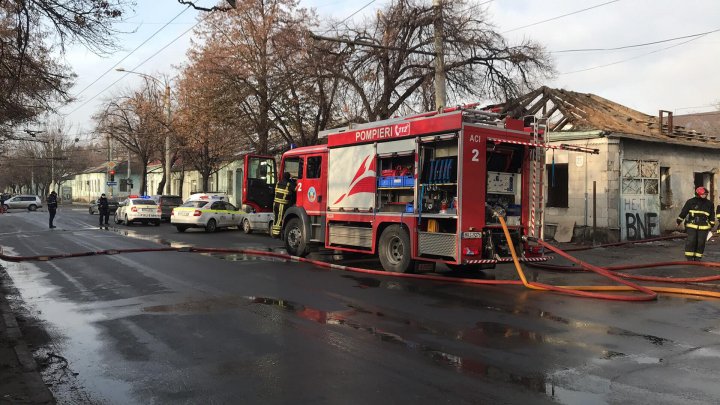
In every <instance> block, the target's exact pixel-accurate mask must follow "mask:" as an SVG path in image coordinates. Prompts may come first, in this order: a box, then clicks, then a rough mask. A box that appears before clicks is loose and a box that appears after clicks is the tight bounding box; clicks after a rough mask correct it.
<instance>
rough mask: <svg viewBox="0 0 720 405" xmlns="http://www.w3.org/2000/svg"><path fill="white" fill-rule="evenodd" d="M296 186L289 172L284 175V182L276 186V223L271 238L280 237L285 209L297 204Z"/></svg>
mask: <svg viewBox="0 0 720 405" xmlns="http://www.w3.org/2000/svg"><path fill="white" fill-rule="evenodd" d="M295 186H296V182H295V180H293V178H292V176H291V175H290V173H288V172H285V173H283V178H282V180H280V181H279V182H278V183H277V185H276V186H275V199H274V200H273V214H274V215H275V222H274V223H273V226H272V227H271V229H270V236H272V237H273V238H279V237H280V233H281V232H282V223H283V214H284V213H285V208H287V207H289V206H292V205H293V204H295Z"/></svg>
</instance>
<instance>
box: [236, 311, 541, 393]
mask: <svg viewBox="0 0 720 405" xmlns="http://www.w3.org/2000/svg"><path fill="white" fill-rule="evenodd" d="M248 299H249V300H250V301H251V302H252V303H254V304H262V305H269V306H274V307H277V308H280V309H282V310H285V311H289V312H291V313H293V314H295V315H296V316H298V317H300V318H303V319H307V320H310V321H313V322H317V323H322V324H330V325H338V326H345V327H349V328H352V329H355V330H358V331H362V332H366V333H369V334H370V335H373V336H375V337H377V338H378V339H379V340H380V341H382V342H388V343H393V344H399V345H401V346H403V347H405V348H406V349H408V350H412V351H414V352H417V353H420V354H422V355H424V356H425V357H427V358H429V359H431V360H433V361H434V362H435V363H436V364H440V365H443V366H446V367H450V368H451V369H453V370H455V371H457V372H459V373H462V374H469V375H477V376H481V377H484V378H488V379H490V380H493V381H501V382H504V383H509V384H513V385H521V386H523V387H525V388H527V389H530V390H532V391H534V392H541V393H546V392H547V391H546V381H545V377H544V376H543V375H542V374H539V373H527V374H524V375H522V374H518V373H514V372H511V371H509V370H506V369H503V368H501V367H498V366H496V365H492V364H488V363H485V362H484V361H482V360H479V359H472V358H468V357H462V356H457V355H454V354H452V353H449V352H447V351H443V350H440V349H438V348H434V347H432V346H430V345H426V344H423V343H419V342H415V341H412V340H408V339H405V338H403V337H402V336H400V335H399V334H396V333H391V332H388V331H384V330H382V329H379V328H377V327H375V326H372V325H366V324H362V323H360V322H357V321H354V320H352V319H350V318H351V317H352V316H353V315H355V314H357V313H365V314H374V315H376V316H379V317H382V318H383V319H385V320H387V319H388V318H389V317H388V316H387V315H386V314H383V313H378V312H372V311H368V310H359V309H357V308H352V307H351V309H348V310H345V311H332V312H328V311H321V310H318V309H314V308H308V307H306V306H304V305H302V304H298V303H295V302H291V301H287V300H280V299H275V298H268V297H248ZM402 324H403V325H407V324H417V321H414V320H405V321H403V322H402ZM414 326H418V327H419V328H420V329H422V330H424V331H431V330H432V329H431V328H427V327H422V325H414Z"/></svg>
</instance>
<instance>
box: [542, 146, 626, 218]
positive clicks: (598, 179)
mask: <svg viewBox="0 0 720 405" xmlns="http://www.w3.org/2000/svg"><path fill="white" fill-rule="evenodd" d="M610 142H611V144H610V145H609V144H608V139H607V138H594V139H589V140H579V141H558V142H551V143H550V144H551V145H555V146H559V145H560V144H566V145H574V146H579V147H583V148H592V149H598V150H599V153H598V154H597V155H595V154H589V153H584V152H574V151H568V150H555V151H554V154H555V163H556V164H559V163H567V164H568V207H567V208H560V207H546V208H545V223H550V224H553V223H554V224H557V223H558V222H559V221H561V220H562V221H566V220H568V219H570V220H573V221H575V225H576V226H585V225H587V226H592V225H593V182H595V190H596V194H595V207H596V213H597V218H596V224H597V227H598V228H608V227H610V228H612V227H617V221H618V213H617V200H613V198H617V196H616V195H617V191H616V189H617V184H614V183H612V182H611V181H610V180H609V176H608V168H610V169H611V170H613V169H615V166H618V167H619V165H618V164H617V159H615V158H614V157H613V158H608V150H609V149H610V150H612V151H615V150H616V149H617V145H616V143H614V141H612V140H610ZM613 153H616V152H613ZM552 159H553V151H552V150H548V152H547V153H546V155H545V161H546V163H547V164H551V163H552ZM550 176H551V173H550V171H549V170H548V172H546V173H545V179H546V180H545V190H546V192H545V201H547V187H548V185H549V184H550ZM615 183H617V181H616V182H615ZM613 187H615V189H613ZM586 201H587V205H586Z"/></svg>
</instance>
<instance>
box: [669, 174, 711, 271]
mask: <svg viewBox="0 0 720 405" xmlns="http://www.w3.org/2000/svg"><path fill="white" fill-rule="evenodd" d="M707 195H708V191H707V189H706V188H705V187H703V186H700V187H698V188H696V189H695V197H693V198H691V199H689V200H687V202H685V205H684V206H683V208H682V210H680V215H679V216H678V218H677V225H678V227H679V226H680V224H681V223H682V222H683V221H685V232H687V239H685V259H687V260H689V261H693V260H694V261H699V260H700V259H702V256H703V252H704V251H705V242H706V241H707V236H708V232H710V229H712V227H713V226H714V225H715V218H714V215H713V210H714V208H715V207H714V206H713V203H712V202H711V201H709V200H708V199H707Z"/></svg>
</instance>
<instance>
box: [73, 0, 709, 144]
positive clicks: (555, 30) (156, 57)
mask: <svg viewBox="0 0 720 405" xmlns="http://www.w3.org/2000/svg"><path fill="white" fill-rule="evenodd" d="M425 1H427V2H428V3H429V4H430V3H431V2H432V0H425ZM475 1H476V2H475V4H482V5H481V6H480V7H484V8H486V9H487V11H488V15H489V18H490V22H491V23H492V24H494V25H495V27H496V28H497V31H498V32H500V33H502V34H503V36H504V37H505V38H506V39H507V41H508V42H509V43H510V44H514V43H518V42H519V41H522V40H523V39H531V40H533V41H536V42H538V43H540V44H542V45H543V46H544V47H545V48H546V50H547V51H549V52H550V54H551V56H552V58H553V60H554V62H555V67H556V71H557V75H556V77H555V78H553V79H551V80H549V81H547V82H545V83H541V84H543V85H546V86H549V87H553V88H562V89H566V90H570V91H576V92H581V93H593V94H596V95H598V96H601V97H604V98H606V99H609V100H612V101H614V102H617V103H620V104H622V105H625V106H627V107H629V108H632V109H635V110H638V111H640V112H643V113H646V114H651V115H657V114H658V110H660V109H662V110H668V111H672V112H673V113H674V114H676V115H682V114H689V113H698V112H709V111H716V110H717V109H718V104H719V103H720V74H719V73H718V71H719V70H720V69H719V68H720V4H718V2H717V0H684V1H679V0H584V1H577V0H542V1H541V0H492V1H487V0H475ZM388 2H389V0H375V1H372V0H360V1H351V0H300V5H301V6H302V7H307V8H315V10H316V12H317V13H318V14H319V15H320V16H321V17H322V16H330V17H333V18H335V19H336V20H343V19H345V18H348V17H350V16H351V15H352V17H350V18H353V19H359V18H363V17H364V16H367V15H372V14H373V13H375V12H376V11H377V10H378V9H379V8H381V7H382V6H383V5H385V4H386V3H388ZM138 3H140V4H138V6H137V7H136V9H135V12H134V13H133V15H131V16H129V17H128V18H127V20H126V22H125V23H122V24H119V25H117V26H116V28H117V29H119V30H122V31H126V32H128V34H122V35H121V36H120V37H119V43H120V44H121V46H122V49H121V50H120V51H117V52H115V53H113V54H112V55H110V56H107V57H99V56H97V55H94V54H93V53H91V52H89V51H87V50H85V49H83V48H81V47H70V48H69V50H68V52H67V53H66V55H65V59H66V62H67V63H69V64H70V65H71V66H72V68H73V70H74V71H75V73H76V74H77V75H78V78H77V84H76V85H75V87H73V89H72V90H71V93H72V94H73V95H74V96H76V97H77V98H78V101H77V102H75V103H73V104H70V105H68V106H66V107H63V108H62V109H61V110H60V112H61V114H62V115H63V117H64V119H65V122H66V124H67V125H69V126H70V128H71V133H72V134H73V135H74V136H79V137H80V138H81V139H83V140H90V139H92V138H93V137H94V135H93V134H92V128H93V123H92V120H91V119H90V117H91V116H92V115H93V114H94V113H95V112H96V111H97V110H98V109H99V108H100V106H101V105H102V102H103V100H106V99H107V98H109V97H111V96H112V95H114V94H118V93H119V92H120V91H122V90H123V89H127V88H137V87H139V86H140V85H141V81H142V80H143V79H142V77H140V76H138V75H135V74H127V73H121V72H117V71H115V69H116V68H118V67H122V68H125V69H126V70H133V71H137V72H140V73H144V74H148V75H151V76H154V77H157V78H161V79H162V78H163V77H165V76H167V77H171V78H172V77H173V76H175V75H177V73H178V66H180V65H182V64H184V63H185V62H186V57H185V52H186V51H187V48H188V47H189V45H190V42H191V39H192V27H193V26H194V25H195V24H196V23H197V18H198V16H200V15H202V14H203V12H201V11H197V10H194V9H191V8H188V7H186V6H183V5H181V4H179V3H178V2H177V0H138ZM196 3H197V4H198V5H201V6H205V7H209V6H211V5H214V4H216V2H215V1H212V0H199V1H197V2H196ZM713 31H716V32H713ZM702 33H708V34H707V35H702V36H695V35H697V34H702ZM676 38H684V39H676ZM667 40H671V41H667ZM661 41H662V42H661ZM653 42H661V43H657V44H654V45H648V46H636V45H641V44H647V43H653ZM619 47H625V48H626V49H621V50H608V49H609V48H619ZM576 49H603V50H599V51H583V52H563V51H567V50H576ZM450 101H451V103H452V100H450ZM463 101H465V100H463ZM472 101H479V102H481V103H485V102H487V103H490V102H497V101H501V100H472Z"/></svg>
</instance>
